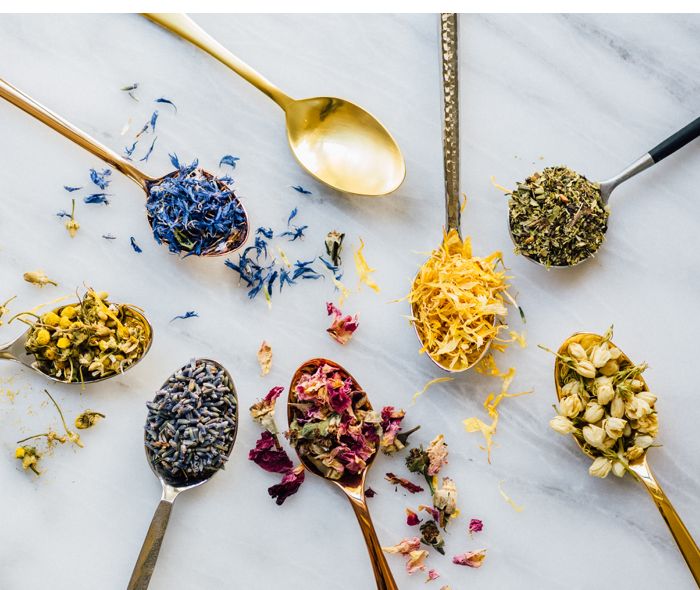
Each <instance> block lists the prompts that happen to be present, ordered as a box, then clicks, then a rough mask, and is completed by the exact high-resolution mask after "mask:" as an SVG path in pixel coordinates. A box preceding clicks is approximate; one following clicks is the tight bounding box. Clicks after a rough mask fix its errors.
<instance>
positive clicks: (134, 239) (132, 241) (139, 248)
mask: <svg viewBox="0 0 700 590" xmlns="http://www.w3.org/2000/svg"><path fill="white" fill-rule="evenodd" d="M129 241H130V242H131V247H132V248H133V249H134V252H136V253H137V254H141V252H143V250H142V249H141V247H140V246H139V245H138V244H137V243H136V238H134V236H131V238H129Z"/></svg>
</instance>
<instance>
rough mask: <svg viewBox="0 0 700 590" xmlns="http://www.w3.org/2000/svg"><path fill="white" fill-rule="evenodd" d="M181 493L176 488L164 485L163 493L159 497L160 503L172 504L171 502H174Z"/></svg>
mask: <svg viewBox="0 0 700 590" xmlns="http://www.w3.org/2000/svg"><path fill="white" fill-rule="evenodd" d="M181 491H182V490H179V489H178V488H176V487H173V486H171V485H170V484H167V483H164V484H163V493H162V494H161V496H160V501H161V502H168V503H170V504H172V503H173V502H175V498H177V497H178V496H179V495H180V492H181Z"/></svg>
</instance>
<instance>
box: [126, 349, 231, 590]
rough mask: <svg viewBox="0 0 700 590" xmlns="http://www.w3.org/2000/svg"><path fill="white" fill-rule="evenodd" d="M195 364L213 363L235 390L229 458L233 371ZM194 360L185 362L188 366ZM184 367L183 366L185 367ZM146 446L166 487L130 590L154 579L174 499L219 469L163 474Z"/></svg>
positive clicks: (139, 589)
mask: <svg viewBox="0 0 700 590" xmlns="http://www.w3.org/2000/svg"><path fill="white" fill-rule="evenodd" d="M194 362H195V363H199V362H205V363H209V364H212V365H214V366H215V367H217V368H218V369H219V370H220V371H222V372H223V374H224V380H225V381H226V382H227V384H228V386H229V388H230V389H231V391H232V392H233V395H234V397H235V398H236V408H235V417H236V426H235V430H234V433H233V437H232V438H231V443H230V445H229V448H228V449H227V452H226V457H227V458H228V457H229V456H230V455H231V451H232V450H233V445H234V444H235V442H236V435H237V434H238V393H237V392H236V386H235V385H234V383H233V379H232V378H231V375H230V373H229V372H228V371H227V370H226V369H225V368H224V367H223V366H222V365H221V364H219V363H217V362H216V361H213V360H210V359H196V360H195V361H194ZM190 364H191V363H188V364H187V365H185V367H187V366H189V365H190ZM183 368H184V367H183ZM169 381H170V378H168V380H166V382H165V383H164V384H163V388H165V387H166V386H167V385H168V383H169ZM145 449H146V458H147V459H148V464H149V465H150V466H151V470H152V471H153V473H155V475H156V477H157V478H158V480H159V481H160V485H161V487H162V489H163V494H162V496H161V498H160V502H159V503H158V507H157V508H156V511H155V514H154V515H153V519H152V520H151V525H150V526H149V527H148V532H147V533H146V538H145V539H144V541H143V545H142V547H141V551H140V552H139V556H138V559H137V560H136V565H134V570H133V572H132V574H131V578H130V579H129V585H128V586H127V590H146V589H147V588H148V585H149V583H150V581H151V576H152V575H153V570H154V569H155V567H156V561H157V560H158V554H159V553H160V547H161V545H162V544H163V537H165V531H166V529H167V528H168V522H169V520H170V513H171V511H172V508H173V503H174V502H175V499H176V498H177V497H178V496H179V495H180V494H181V493H182V492H185V491H187V490H191V489H194V488H197V487H199V486H201V485H202V484H204V483H206V482H208V481H209V480H210V479H211V478H212V477H213V476H214V475H215V474H216V473H217V472H218V471H215V472H212V473H210V474H209V475H207V476H204V477H202V478H200V479H195V480H188V481H184V480H175V479H172V478H171V477H169V476H168V474H165V473H163V472H162V471H161V470H160V469H159V468H158V464H157V463H156V461H155V457H154V456H153V453H152V452H151V450H150V449H149V448H148V447H145Z"/></svg>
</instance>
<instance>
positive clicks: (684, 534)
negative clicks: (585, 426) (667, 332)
mask: <svg viewBox="0 0 700 590" xmlns="http://www.w3.org/2000/svg"><path fill="white" fill-rule="evenodd" d="M602 339H603V337H602V336H600V335H598V334H591V333H587V332H578V333H576V334H573V335H572V336H569V338H567V339H566V340H565V341H564V343H563V344H562V345H561V346H560V347H559V351H558V353H557V354H558V355H566V354H567V349H568V348H569V344H571V343H572V342H576V343H578V344H580V345H581V346H583V347H584V348H585V349H588V348H589V347H590V346H593V345H595V344H597V343H598V342H600V341H601V340H602ZM610 345H611V346H615V345H614V344H613V343H612V342H610ZM616 348H618V350H619V347H616ZM620 360H622V361H626V362H628V363H630V364H631V363H632V361H631V360H630V359H629V357H627V356H626V355H625V354H624V353H622V352H621V353H620ZM562 368H563V367H562V361H561V359H560V357H559V356H557V357H556V361H555V362H554V385H555V387H556V391H557V399H558V400H559V401H561V398H562V392H561V385H560V383H559V375H560V374H561V370H562ZM636 379H639V380H640V381H641V382H642V383H643V384H644V388H643V389H648V388H647V385H646V381H644V377H643V376H642V375H639V376H638V377H636ZM574 440H575V441H576V444H578V446H579V447H580V448H581V450H582V451H583V452H584V453H585V454H586V455H588V456H589V457H590V458H591V459H595V455H593V454H592V453H589V452H587V451H586V450H585V449H584V447H583V445H582V444H581V441H579V440H578V439H577V438H576V437H575V436H574ZM629 468H630V471H632V473H633V474H634V476H635V477H636V479H638V480H639V481H641V482H642V483H643V484H644V486H645V487H646V490H647V491H648V492H649V495H650V496H651V498H652V500H654V504H656V507H657V508H658V509H659V512H661V516H662V517H663V519H664V521H665V522H666V525H667V526H668V528H669V530H670V531H671V534H672V535H673V538H674V539H675V540H676V543H677V545H678V549H680V551H681V553H682V555H683V558H684V559H685V561H686V563H687V564H688V567H689V568H690V573H691V574H692V575H693V578H695V582H696V583H697V584H698V586H700V549H699V548H698V546H697V545H696V543H695V541H694V540H693V537H692V536H691V535H690V533H689V532H688V529H687V528H685V525H684V524H683V521H682V520H681V518H680V516H678V513H677V512H676V511H675V509H674V508H673V506H672V504H671V501H670V500H669V499H668V497H667V496H666V494H665V493H664V491H663V489H661V486H660V485H659V483H658V482H657V481H656V479H655V478H654V475H653V474H652V472H651V468H650V467H649V464H648V462H647V451H646V449H645V450H644V454H643V455H642V456H641V457H639V458H638V459H635V460H634V461H630V463H629Z"/></svg>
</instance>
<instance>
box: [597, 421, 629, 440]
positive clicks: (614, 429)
mask: <svg viewBox="0 0 700 590" xmlns="http://www.w3.org/2000/svg"><path fill="white" fill-rule="evenodd" d="M626 425H627V421H626V420H623V419H622V418H606V419H605V420H603V430H605V434H607V435H608V436H609V437H610V438H612V439H618V438H620V437H621V436H622V435H623V433H624V432H625V426H626Z"/></svg>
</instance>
